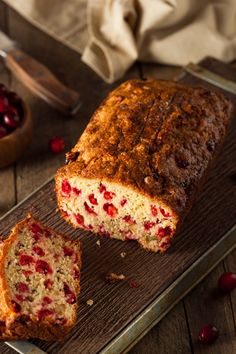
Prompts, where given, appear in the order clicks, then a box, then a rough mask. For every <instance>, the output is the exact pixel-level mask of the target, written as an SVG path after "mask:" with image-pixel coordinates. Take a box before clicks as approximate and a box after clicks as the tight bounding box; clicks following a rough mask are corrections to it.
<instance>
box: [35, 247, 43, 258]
mask: <svg viewBox="0 0 236 354" xmlns="http://www.w3.org/2000/svg"><path fill="white" fill-rule="evenodd" d="M33 251H34V253H36V254H37V255H38V256H40V257H43V256H45V252H44V251H43V250H42V248H41V247H39V246H34V247H33Z"/></svg>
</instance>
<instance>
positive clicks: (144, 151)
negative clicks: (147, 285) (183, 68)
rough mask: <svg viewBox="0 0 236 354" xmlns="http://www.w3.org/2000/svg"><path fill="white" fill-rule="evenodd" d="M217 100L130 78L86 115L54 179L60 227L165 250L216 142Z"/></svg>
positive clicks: (222, 105) (219, 126)
mask: <svg viewBox="0 0 236 354" xmlns="http://www.w3.org/2000/svg"><path fill="white" fill-rule="evenodd" d="M231 115H232V105H231V103H230V102H229V101H228V100H227V99H226V98H225V97H224V96H223V95H221V94H219V93H215V92H212V91H209V90H207V89H204V88H199V87H189V86H186V85H182V84H180V83H177V82H171V81H157V80H154V79H148V80H145V81H144V80H130V81H127V82H125V83H123V84H122V85H121V86H119V87H118V88H117V89H116V90H114V91H113V92H111V93H110V94H109V95H108V97H107V98H106V99H105V101H104V102H103V103H102V104H101V106H100V107H99V108H98V109H97V111H96V112H95V113H94V115H93V117H92V118H91V120H90V122H89V124H88V126H87V127H86V129H85V131H84V133H83V134H82V136H81V137H80V139H79V141H78V143H77V144H76V145H75V147H74V148H73V149H72V151H71V152H70V153H68V154H67V160H68V164H67V165H66V166H64V167H62V168H61V169H59V171H58V173H57V175H56V193H57V200H58V205H59V209H60V211H61V214H62V216H63V217H64V218H65V220H66V221H68V222H70V223H71V224H72V225H73V226H74V227H82V228H85V229H86V230H91V231H93V232H96V233H100V234H103V235H105V236H108V237H112V238H117V239H120V240H129V239H134V240H137V241H138V242H139V243H140V244H141V245H142V246H143V247H144V248H145V249H147V250H151V251H154V252H157V251H165V250H166V249H167V248H168V247H169V245H170V241H171V238H172V237H173V235H174V234H175V231H176V228H177V226H178V225H179V224H180V222H181V221H182V220H183V218H184V217H185V215H186V213H187V211H188V210H189V209H190V207H191V206H192V204H193V201H194V199H195V198H196V194H197V192H198V190H199V187H200V186H201V184H202V182H203V180H204V179H205V178H206V174H207V172H208V170H209V168H210V166H211V164H212V161H213V160H214V159H215V157H216V155H217V153H218V152H219V149H220V147H221V145H222V143H223V141H224V138H225V135H226V131H227V127H228V124H229V121H230V118H231Z"/></svg>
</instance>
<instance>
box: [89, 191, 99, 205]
mask: <svg viewBox="0 0 236 354" xmlns="http://www.w3.org/2000/svg"><path fill="white" fill-rule="evenodd" d="M88 199H89V201H90V203H91V204H93V205H98V201H97V199H96V198H95V197H94V194H93V193H92V194H89V196H88Z"/></svg>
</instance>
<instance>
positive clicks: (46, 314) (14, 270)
mask: <svg viewBox="0 0 236 354" xmlns="http://www.w3.org/2000/svg"><path fill="white" fill-rule="evenodd" d="M0 278H1V289H2V295H1V305H2V310H3V315H4V316H5V318H6V323H5V326H6V328H8V329H11V330H12V331H13V332H14V333H16V334H17V335H19V336H20V337H21V336H23V337H24V335H25V334H26V333H27V337H36V338H41V339H49V340H52V339H56V338H57V336H58V337H61V336H63V331H64V334H66V333H67V332H68V330H69V329H70V328H71V327H72V326H73V325H74V324H75V321H76V317H77V314H76V313H77V296H78V294H79V290H80V282H79V279H80V246H79V243H78V242H74V241H72V240H70V239H69V238H66V237H64V236H63V235H60V234H58V233H56V232H55V231H54V230H52V229H48V228H46V227H45V226H44V225H42V224H41V223H40V222H38V221H37V220H35V219H33V218H32V217H28V218H27V219H25V220H24V221H22V222H20V223H19V224H18V225H17V226H16V227H15V228H14V230H13V232H12V234H11V235H10V237H9V238H8V239H7V240H6V241H5V243H4V245H3V248H2V257H1V260H0Z"/></svg>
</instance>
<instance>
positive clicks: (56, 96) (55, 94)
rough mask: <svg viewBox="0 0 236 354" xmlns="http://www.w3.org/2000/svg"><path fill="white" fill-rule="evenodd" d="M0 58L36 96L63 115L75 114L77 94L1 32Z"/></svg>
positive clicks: (78, 105) (78, 106)
mask: <svg viewBox="0 0 236 354" xmlns="http://www.w3.org/2000/svg"><path fill="white" fill-rule="evenodd" d="M0 56H2V57H3V59H4V61H5V65H6V67H7V68H8V69H9V70H10V71H11V72H12V74H13V75H15V76H16V77H17V78H18V79H19V80H20V81H21V82H22V83H23V84H24V85H25V86H27V87H28V88H29V89H30V90H31V91H32V92H33V93H35V94H36V95H37V96H39V97H40V98H42V99H43V100H44V101H46V102H47V103H49V104H50V105H52V106H54V107H55V108H57V109H60V110H61V111H63V112H64V113H67V114H72V115H73V114H75V113H77V111H78V109H79V108H80V105H81V102H80V95H79V93H78V92H76V91H74V90H72V89H70V88H68V87H67V86H65V85H63V84H62V83H61V82H60V81H59V80H58V79H57V78H56V77H55V76H54V75H53V74H52V72H51V71H50V70H49V69H48V68H47V67H46V66H44V65H43V64H41V63H40V62H38V61H37V60H35V59H33V58H32V57H31V56H30V55H28V54H26V53H25V52H24V51H22V50H21V49H20V47H19V46H18V44H17V43H16V42H14V41H13V40H11V39H10V38H9V37H8V36H7V35H6V34H5V33H3V32H1V31H0Z"/></svg>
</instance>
